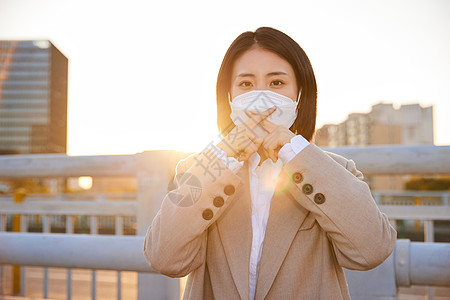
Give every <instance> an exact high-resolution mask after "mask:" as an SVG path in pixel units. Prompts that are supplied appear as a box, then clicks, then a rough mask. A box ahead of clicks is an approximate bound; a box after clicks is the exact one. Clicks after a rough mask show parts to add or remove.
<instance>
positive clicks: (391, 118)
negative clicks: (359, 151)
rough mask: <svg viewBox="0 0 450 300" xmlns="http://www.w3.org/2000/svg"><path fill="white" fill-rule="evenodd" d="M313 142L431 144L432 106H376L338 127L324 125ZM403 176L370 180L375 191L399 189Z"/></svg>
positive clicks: (350, 117)
mask: <svg viewBox="0 0 450 300" xmlns="http://www.w3.org/2000/svg"><path fill="white" fill-rule="evenodd" d="M314 142H315V143H316V144H317V145H318V146H322V147H337V146H368V145H424V144H433V143H434V135H433V106H428V107H422V106H420V105H419V104H408V105H402V106H400V108H398V109H396V108H394V106H393V105H392V104H391V103H389V104H388V103H378V104H376V105H373V106H372V109H371V111H370V112H369V113H352V114H350V115H348V117H347V119H346V120H345V121H344V122H342V123H340V124H326V125H324V126H322V127H321V128H320V129H319V130H318V131H317V133H316V136H315V140H314ZM404 180H405V177H403V176H372V177H370V178H368V179H367V181H368V183H369V184H370V185H371V187H372V188H374V189H402V188H403V183H404Z"/></svg>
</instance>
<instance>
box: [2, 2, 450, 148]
mask: <svg viewBox="0 0 450 300" xmlns="http://www.w3.org/2000/svg"><path fill="white" fill-rule="evenodd" d="M256 3H257V4H256ZM87 4H88V2H85V1H42V0H41V1H28V0H20V1H9V0H0V39H3V40H6V39H18V40H21V39H26V40H30V39H45V40H46V39H49V40H50V41H51V42H52V43H54V44H55V46H56V47H57V48H58V49H60V50H61V52H62V53H63V54H64V55H65V56H66V57H68V59H69V120H68V139H69V141H68V153H69V154H72V155H78V154H79V155H83V154H115V153H135V152H140V151H144V150H153V149H176V150H181V151H200V150H202V149H203V148H204V147H205V146H206V145H207V144H208V143H209V142H210V141H211V140H213V139H214V138H216V137H217V135H218V132H217V127H216V120H215V117H216V116H215V113H216V106H215V80H216V76H217V72H218V69H219V67H220V63H221V60H222V58H223V55H224V54H225V51H226V49H227V48H228V46H229V44H230V43H231V42H232V40H233V39H234V38H235V37H236V36H237V35H238V34H239V33H241V32H243V31H246V30H255V29H256V28H257V27H259V26H271V27H274V28H277V29H280V30H282V31H284V32H285V33H287V34H288V35H290V36H291V37H292V38H294V40H296V41H297V42H298V43H299V44H300V46H302V47H303V49H304V50H305V52H306V53H307V55H308V56H309V58H310V60H311V62H312V65H313V68H314V71H315V74H316V78H317V82H318V95H319V97H318V117H317V127H316V128H317V129H318V128H320V127H321V126H322V125H324V124H327V123H339V122H341V121H343V120H344V119H345V118H346V117H347V115H348V114H350V113H354V112H368V111H369V110H370V108H371V106H372V105H374V104H376V103H380V102H385V103H386V102H387V103H394V106H397V107H398V106H400V105H403V104H411V103H418V104H420V105H422V106H429V105H433V106H434V119H435V123H434V128H435V143H436V144H438V145H450V132H448V130H446V129H447V128H450V120H449V119H448V117H447V114H448V112H449V111H450V87H449V86H450V85H449V83H450V57H449V55H448V53H450V20H449V18H448V17H447V16H448V13H449V12H450V4H449V2H446V1H428V2H426V3H423V1H396V2H392V3H391V1H369V2H365V3H360V2H358V1H339V2H334V1H317V2H315V3H314V4H312V3H308V2H303V1H300V2H295V4H293V2H280V3H279V4H278V5H277V6H273V5H271V4H270V2H264V1H259V2H255V3H238V2H230V3H228V4H227V6H224V7H220V6H218V5H213V4H211V3H209V2H201V1H200V2H195V3H184V2H175V3H172V4H171V5H169V4H164V3H157V4H151V5H150V4H146V2H143V1H127V2H125V1H111V2H105V1H97V2H95V3H90V2H89V5H87Z"/></svg>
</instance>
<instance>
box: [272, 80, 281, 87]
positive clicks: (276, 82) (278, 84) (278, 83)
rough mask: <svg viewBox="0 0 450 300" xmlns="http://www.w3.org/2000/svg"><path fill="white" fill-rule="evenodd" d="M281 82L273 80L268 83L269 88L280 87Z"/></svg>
mask: <svg viewBox="0 0 450 300" xmlns="http://www.w3.org/2000/svg"><path fill="white" fill-rule="evenodd" d="M282 84H283V82H282V81H281V80H274V81H272V82H271V83H270V85H271V86H280V85H282Z"/></svg>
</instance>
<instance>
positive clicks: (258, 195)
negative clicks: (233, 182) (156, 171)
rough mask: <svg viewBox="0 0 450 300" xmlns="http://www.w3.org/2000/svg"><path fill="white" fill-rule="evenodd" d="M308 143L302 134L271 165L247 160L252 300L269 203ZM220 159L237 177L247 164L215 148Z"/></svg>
mask: <svg viewBox="0 0 450 300" xmlns="http://www.w3.org/2000/svg"><path fill="white" fill-rule="evenodd" d="M308 145H309V142H308V141H307V140H306V139H305V138H304V137H303V136H301V135H296V136H295V137H293V138H292V139H291V142H290V143H287V144H285V145H284V146H283V147H282V148H281V149H280V151H279V152H278V157H279V159H278V161H277V162H275V163H274V162H272V160H271V159H270V158H268V159H266V160H265V161H264V162H263V163H262V164H261V166H258V164H259V162H260V160H261V157H260V156H259V154H258V153H256V152H255V153H253V155H252V156H250V158H249V160H248V167H249V170H248V171H249V172H248V173H249V183H250V196H251V199H252V205H251V207H252V231H253V238H252V249H251V252H250V265H249V292H250V293H249V300H253V299H254V298H255V291H256V282H257V279H258V269H259V262H260V260H261V253H262V246H263V242H264V236H265V233H266V226H267V220H268V219H269V211H270V202H271V200H272V197H273V193H274V190H275V186H276V183H277V181H276V180H277V177H278V175H279V174H280V172H281V168H282V167H283V165H284V164H287V163H288V162H289V161H290V160H291V159H292V158H294V156H295V155H297V154H298V153H299V152H300V151H302V150H303V149H304V148H305V147H306V146H308ZM216 150H217V151H216V154H217V156H218V157H219V158H220V159H221V160H222V161H223V162H224V163H225V164H226V165H227V166H228V168H229V169H230V170H231V171H233V172H234V173H235V174H236V173H237V172H238V171H239V169H240V168H241V166H242V165H243V164H244V162H239V161H238V160H237V159H235V158H234V157H227V156H226V154H225V152H224V151H222V150H221V149H219V148H216Z"/></svg>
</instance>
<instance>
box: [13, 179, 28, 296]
mask: <svg viewBox="0 0 450 300" xmlns="http://www.w3.org/2000/svg"><path fill="white" fill-rule="evenodd" d="M26 196H27V194H26V190H25V189H24V188H18V189H17V190H16V191H15V192H14V203H22V202H23V200H24V199H25V198H26ZM25 225H26V224H25V222H24V218H23V215H14V216H13V224H12V231H13V232H21V231H25V230H23V229H24V226H25ZM12 269H13V284H12V285H13V295H20V296H25V290H24V280H23V279H24V278H23V275H24V274H22V273H23V271H25V270H24V268H23V267H19V266H13V267H12Z"/></svg>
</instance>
